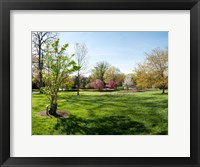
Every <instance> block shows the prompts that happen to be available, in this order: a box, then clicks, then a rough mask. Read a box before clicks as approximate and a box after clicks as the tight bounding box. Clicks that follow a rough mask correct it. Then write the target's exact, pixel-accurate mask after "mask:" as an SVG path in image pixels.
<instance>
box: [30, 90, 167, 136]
mask: <svg viewBox="0 0 200 167" xmlns="http://www.w3.org/2000/svg"><path fill="white" fill-rule="evenodd" d="M47 104H49V102H48V100H47V98H46V97H45V95H44V94H33V95H32V134H33V135H165V134H168V95H167V93H166V94H161V91H147V92H131V93H130V92H125V91H116V92H87V91H86V92H80V96H77V95H76V92H60V93H59V100H58V110H64V111H67V112H69V113H70V116H69V117H67V118H54V117H48V116H39V115H38V113H39V112H41V111H44V110H45V109H46V105H47Z"/></svg>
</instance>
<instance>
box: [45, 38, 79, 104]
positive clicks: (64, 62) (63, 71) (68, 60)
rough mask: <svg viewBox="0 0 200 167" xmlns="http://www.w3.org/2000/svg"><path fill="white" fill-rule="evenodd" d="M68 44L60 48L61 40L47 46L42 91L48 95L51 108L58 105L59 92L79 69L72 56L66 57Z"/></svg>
mask: <svg viewBox="0 0 200 167" xmlns="http://www.w3.org/2000/svg"><path fill="white" fill-rule="evenodd" d="M67 47H68V44H65V45H63V46H62V47H61V48H59V39H56V40H55V41H54V42H52V43H50V44H48V45H47V51H46V59H45V61H44V63H45V67H46V68H45V70H43V80H44V83H45V87H43V88H42V91H43V92H44V93H45V94H46V96H47V98H48V99H49V101H50V107H52V106H53V105H55V104H56V105H57V98H58V91H59V88H61V87H62V86H63V85H64V84H66V78H67V76H69V74H71V73H72V72H74V71H77V70H78V69H79V67H78V66H77V65H76V63H75V61H74V60H72V57H73V56H74V55H71V56H66V55H65V50H66V49H67Z"/></svg>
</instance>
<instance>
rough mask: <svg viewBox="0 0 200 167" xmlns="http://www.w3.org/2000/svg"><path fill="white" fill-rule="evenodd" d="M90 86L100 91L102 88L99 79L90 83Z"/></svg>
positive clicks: (102, 85)
mask: <svg viewBox="0 0 200 167" xmlns="http://www.w3.org/2000/svg"><path fill="white" fill-rule="evenodd" d="M91 86H92V87H93V88H95V89H98V90H99V91H100V90H101V89H103V88H104V83H103V81H101V80H100V79H96V80H95V81H94V82H92V83H91Z"/></svg>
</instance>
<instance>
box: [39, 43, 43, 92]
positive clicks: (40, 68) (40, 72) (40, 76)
mask: <svg viewBox="0 0 200 167" xmlns="http://www.w3.org/2000/svg"><path fill="white" fill-rule="evenodd" d="M41 49H42V48H41V41H40V40H39V46H38V54H39V89H40V93H42V92H41V88H42V87H43V81H42V68H43V67H42V60H41Z"/></svg>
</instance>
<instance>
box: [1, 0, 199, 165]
mask: <svg viewBox="0 0 200 167" xmlns="http://www.w3.org/2000/svg"><path fill="white" fill-rule="evenodd" d="M11 10H190V31H191V32H190V41H191V43H190V49H191V51H190V132H191V134H190V149H191V151H190V153H191V156H190V157H188V158H184V157H173V158H172V157H166V158H165V157H162V158H161V157H154V158H153V157H146V158H145V157H133V158H130V157H120V158H119V157H118V158H117V157H107V158H104V157H93V158H90V157H86V158H83V157H73V158H70V157H66V158H58V157H53V158H52V157H51V158H50V157H44V158H43V157H32V158H30V157H29V158H23V157H10V11H11ZM0 12H1V13H0V92H1V93H0V164H1V166H2V167H8V166H9V167H21V166H23V167H34V166H38V167H44V166H56V167H58V166H68V167H71V166H73V167H86V166H90V167H95V166H105V167H114V166H119V167H122V166H133V167H134V166H139V167H144V166H149V167H150V166H165V167H168V166H170V167H175V166H176V167H178V166H180V167H182V166H184V167H199V166H200V113H199V107H200V103H198V100H199V97H200V58H199V56H200V42H199V40H200V2H199V0H0ZM180 58H181V56H180ZM180 117H181V116H180ZM52 151H53V150H52Z"/></svg>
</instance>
